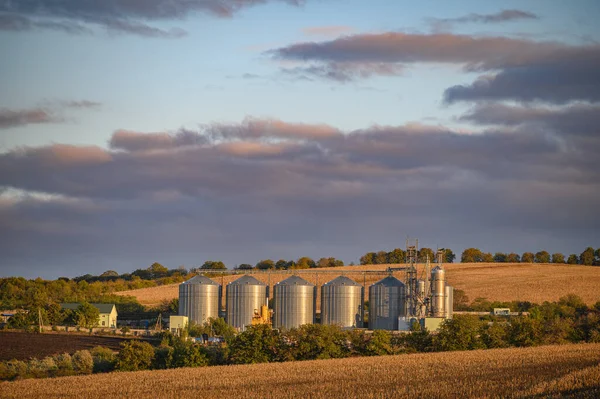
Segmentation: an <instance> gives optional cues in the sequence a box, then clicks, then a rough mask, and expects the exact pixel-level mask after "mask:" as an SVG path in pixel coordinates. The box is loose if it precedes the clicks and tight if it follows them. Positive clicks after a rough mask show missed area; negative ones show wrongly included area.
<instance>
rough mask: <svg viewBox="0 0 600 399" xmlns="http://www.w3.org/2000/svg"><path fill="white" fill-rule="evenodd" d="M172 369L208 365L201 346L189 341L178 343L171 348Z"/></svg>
mask: <svg viewBox="0 0 600 399" xmlns="http://www.w3.org/2000/svg"><path fill="white" fill-rule="evenodd" d="M173 349H174V350H173V361H172V367H202V366H207V365H208V358H207V357H206V354H205V353H204V350H203V348H202V346H200V345H196V344H194V343H193V342H190V341H179V342H177V343H175V346H174V348H173Z"/></svg>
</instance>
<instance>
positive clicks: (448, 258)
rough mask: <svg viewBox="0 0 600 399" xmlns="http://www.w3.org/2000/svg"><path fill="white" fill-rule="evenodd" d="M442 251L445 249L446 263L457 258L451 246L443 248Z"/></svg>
mask: <svg viewBox="0 0 600 399" xmlns="http://www.w3.org/2000/svg"><path fill="white" fill-rule="evenodd" d="M441 251H444V259H443V261H444V262H445V263H454V259H456V255H455V254H454V252H452V250H451V249H450V248H442V249H441Z"/></svg>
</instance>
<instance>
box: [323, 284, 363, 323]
mask: <svg viewBox="0 0 600 399" xmlns="http://www.w3.org/2000/svg"><path fill="white" fill-rule="evenodd" d="M364 296H365V288H364V287H363V286H362V285H360V284H358V283H356V282H355V281H353V280H351V279H350V278H348V277H346V276H339V277H337V278H335V279H333V280H331V281H329V282H327V283H325V284H323V286H322V287H321V324H337V325H339V326H341V327H342V328H348V327H354V328H362V327H363V320H364Z"/></svg>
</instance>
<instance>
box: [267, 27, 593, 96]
mask: <svg viewBox="0 0 600 399" xmlns="http://www.w3.org/2000/svg"><path fill="white" fill-rule="evenodd" d="M266 54H267V55H268V56H270V57H272V58H273V59H275V60H286V61H293V62H296V63H301V65H300V66H296V67H294V68H288V69H284V70H283V71H284V72H286V73H292V74H295V75H296V76H298V77H305V78H310V77H311V76H312V77H314V76H316V77H321V78H329V79H332V80H336V81H339V82H346V81H349V80H355V79H358V78H368V77H371V76H373V75H380V76H393V75H398V74H400V73H401V72H402V70H403V68H404V67H406V66H407V65H411V64H418V63H446V64H455V65H461V66H462V67H463V69H464V70H465V71H468V72H485V74H484V75H482V76H480V77H479V78H478V79H477V80H476V81H475V82H473V83H472V84H466V85H456V86H453V87H450V88H448V90H446V92H445V94H444V98H445V101H446V102H447V103H453V102H457V101H476V100H516V101H524V102H533V101H543V102H550V103H555V104H564V103H567V102H570V101H574V100H585V101H592V102H595V101H598V99H599V96H600V72H599V71H600V45H598V44H590V45H569V44H564V43H558V42H547V41H546V42H539V41H532V40H525V39H512V38H506V37H478V36H468V35H454V34H431V35H424V34H406V33H399V32H387V33H380V34H357V35H351V36H345V37H342V38H338V39H335V40H330V41H324V42H304V43H296V44H292V45H289V46H285V47H281V48H277V49H274V50H270V51H268V52H267V53H266Z"/></svg>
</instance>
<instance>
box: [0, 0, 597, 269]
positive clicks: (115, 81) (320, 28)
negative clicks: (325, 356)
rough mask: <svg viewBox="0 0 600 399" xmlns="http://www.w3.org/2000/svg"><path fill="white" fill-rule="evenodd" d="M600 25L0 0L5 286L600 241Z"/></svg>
mask: <svg viewBox="0 0 600 399" xmlns="http://www.w3.org/2000/svg"><path fill="white" fill-rule="evenodd" d="M417 3H418V4H417ZM599 16H600V3H598V2H597V1H595V0H592V1H583V0H582V1H577V2H574V3H567V2H564V1H528V2H522V1H503V2H501V3H499V2H481V1H455V2H446V1H432V2H425V3H422V2H398V1H383V0H372V1H368V2H367V1H359V0H305V1H303V0H289V1H286V0H147V1H143V2H137V1H130V0H105V1H102V2H82V1H80V0H20V1H12V0H0V51H1V56H0V276H24V277H27V278H36V277H42V278H57V277H59V276H67V277H74V276H79V275H83V274H86V273H90V274H100V273H102V272H104V271H106V270H109V269H110V270H116V271H118V272H120V273H124V272H131V271H133V270H134V269H138V268H146V267H148V266H149V265H150V264H152V263H153V262H160V263H162V264H163V265H165V266H167V267H170V268H176V267H179V266H181V265H183V266H186V267H188V268H191V267H198V266H199V265H201V264H202V263H204V261H206V260H221V261H223V262H225V264H226V265H228V266H229V267H233V266H235V265H238V264H241V263H251V264H254V263H256V262H258V261H260V260H262V259H274V260H278V259H286V260H287V259H297V258H299V257H301V256H310V257H312V258H315V259H318V258H320V257H330V256H333V257H336V258H339V259H342V260H344V261H345V262H346V263H349V262H352V261H353V262H358V259H359V257H360V256H361V255H363V254H364V253H366V252H369V251H378V250H386V251H389V250H391V249H393V248H398V247H400V248H402V247H404V246H405V240H406V238H407V237H411V238H418V239H419V242H420V245H421V246H424V247H431V248H438V247H439V248H441V247H445V248H451V249H453V250H454V251H455V252H456V253H457V254H458V256H459V257H460V253H461V252H462V250H463V249H465V248H468V247H477V248H480V249H482V250H483V251H486V252H492V253H493V252H512V251H514V252H517V253H523V252H525V251H533V252H536V251H540V250H547V251H549V252H551V253H552V252H562V253H564V254H570V253H577V254H578V253H581V252H582V251H583V250H584V249H585V248H586V247H588V246H592V247H594V248H597V247H599V246H600V245H599V244H600V227H599V226H600V212H598V211H597V204H598V203H600V167H599V166H598V161H599V156H598V154H599V153H600V136H599V133H600V25H598V24H597V20H598V17H599Z"/></svg>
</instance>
